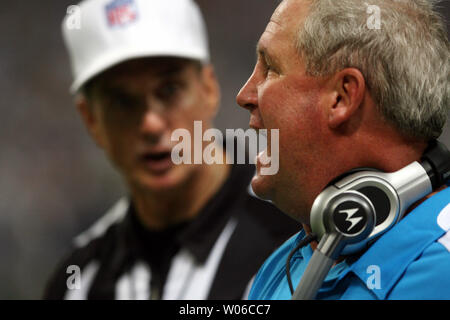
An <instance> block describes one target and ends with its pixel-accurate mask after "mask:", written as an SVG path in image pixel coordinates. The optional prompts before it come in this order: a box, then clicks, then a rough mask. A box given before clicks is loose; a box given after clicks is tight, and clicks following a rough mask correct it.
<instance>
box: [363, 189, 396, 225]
mask: <svg viewBox="0 0 450 320" xmlns="http://www.w3.org/2000/svg"><path fill="white" fill-rule="evenodd" d="M358 191H359V192H361V193H362V194H364V195H365V196H366V197H367V198H369V200H370V202H372V204H373V207H374V208H375V213H376V217H375V220H376V221H375V225H377V226H378V225H380V224H382V223H383V222H384V221H386V219H387V218H388V216H389V212H390V211H391V202H390V201H389V198H388V196H387V195H386V193H385V192H384V191H383V190H381V189H380V188H377V187H373V186H368V187H364V188H361V189H358Z"/></svg>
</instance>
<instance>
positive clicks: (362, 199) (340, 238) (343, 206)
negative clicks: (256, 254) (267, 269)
mask: <svg viewBox="0 0 450 320" xmlns="http://www.w3.org/2000/svg"><path fill="white" fill-rule="evenodd" d="M449 179H450V152H449V150H448V149H447V148H446V147H445V146H444V144H442V143H441V142H438V141H437V140H432V141H431V142H430V143H429V145H428V147H427V149H426V150H425V152H424V154H423V156H422V158H421V159H420V162H417V161H415V162H413V163H411V164H409V165H408V166H406V167H404V168H402V169H400V170H398V171H396V172H393V173H385V172H381V171H379V170H375V169H371V168H357V169H353V170H351V171H349V172H347V173H345V174H343V175H341V176H339V177H337V178H336V179H334V180H333V181H332V182H330V183H329V184H328V186H327V187H326V188H325V189H324V190H323V191H322V192H321V193H320V194H319V196H317V198H316V199H315V201H314V203H313V205H312V208H311V215H310V224H311V230H312V235H310V236H308V237H306V238H305V239H304V240H303V241H301V243H299V245H298V246H297V247H296V248H295V249H294V250H293V251H292V252H291V254H290V255H289V257H288V261H287V263H286V273H287V276H288V282H289V287H290V288H291V292H293V287H292V282H291V280H290V271H289V268H290V265H289V263H290V259H291V257H292V255H293V253H294V252H295V251H297V250H298V249H299V248H300V247H303V246H305V245H306V244H308V243H310V242H311V241H312V240H315V239H317V240H318V241H319V244H318V246H317V248H316V250H315V251H314V254H313V255H312V257H311V259H310V261H309V263H308V266H307V267H306V270H305V272H304V274H303V276H302V278H301V281H300V283H299V285H298V286H297V289H296V290H295V292H293V295H292V299H293V300H309V299H314V298H315V296H316V294H317V292H318V290H319V288H320V287H321V285H322V282H323V280H324V279H325V277H326V275H327V274H328V272H329V270H330V269H331V267H332V265H333V263H334V261H335V260H336V259H337V258H338V257H339V256H342V255H350V254H355V253H357V252H359V251H360V250H362V249H364V248H367V247H368V246H369V245H370V244H371V243H373V242H374V241H375V240H376V239H377V238H379V237H380V236H381V235H382V234H383V233H385V232H386V231H388V230H389V229H390V228H392V227H393V226H394V225H395V224H396V223H398V222H399V221H400V219H402V218H403V216H404V215H405V212H407V209H408V208H409V207H410V206H411V205H413V204H414V203H415V202H417V201H418V200H420V199H422V198H423V197H425V196H426V195H428V194H430V193H432V192H433V190H436V189H438V188H439V187H441V186H442V185H444V184H445V182H446V181H447V180H449Z"/></svg>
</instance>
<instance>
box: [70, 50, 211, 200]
mask: <svg viewBox="0 0 450 320" xmlns="http://www.w3.org/2000/svg"><path fill="white" fill-rule="evenodd" d="M218 90H219V89H218V85H217V82H216V79H215V76H214V72H213V69H212V67H210V66H201V65H200V64H198V63H196V62H192V61H189V60H185V59H178V58H147V59H138V60H132V61H129V62H125V63H122V64H121V65H119V66H117V67H115V68H113V69H110V70H109V71H107V72H106V73H104V74H102V75H101V76H100V77H99V78H98V79H96V80H95V82H94V84H93V87H92V90H91V92H90V93H89V95H88V98H87V99H86V103H85V106H84V107H83V104H82V103H81V104H79V109H80V111H81V114H82V115H83V119H84V120H85V122H86V124H87V126H88V129H89V131H90V133H91V135H92V136H93V137H94V139H95V141H96V142H97V144H98V145H99V146H100V147H101V148H103V149H104V150H105V152H106V154H107V155H108V157H109V158H110V160H111V161H112V163H113V164H114V165H115V167H116V168H117V169H118V170H119V171H120V172H121V174H122V175H123V176H124V178H125V179H126V180H127V182H128V184H129V185H130V187H132V188H139V189H141V190H149V191H163V192H164V191H167V190H170V189H173V188H176V187H178V186H180V185H182V184H183V182H186V181H187V180H188V179H189V178H192V177H194V176H195V174H196V172H198V170H199V166H194V165H189V164H181V165H175V164H174V163H173V162H172V159H171V150H172V147H173V146H174V145H175V144H176V143H178V142H172V141H171V135H172V132H173V131H174V130H176V129H180V128H182V129H187V130H189V131H190V132H191V135H192V136H193V131H194V121H202V124H203V129H204V130H206V129H208V128H209V127H210V126H211V121H212V119H213V117H214V115H215V113H216V109H217V105H218V99H219V91H218ZM80 106H81V107H80Z"/></svg>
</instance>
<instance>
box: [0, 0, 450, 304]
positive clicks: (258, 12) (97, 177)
mask: <svg viewBox="0 0 450 320" xmlns="http://www.w3.org/2000/svg"><path fill="white" fill-rule="evenodd" d="M197 2H198V3H199V5H200V7H201V9H202V11H203V13H204V15H205V18H206V23H207V25H208V28H209V38H210V47H211V55H212V62H213V63H214V64H215V67H216V72H217V74H218V78H219V81H220V83H221V86H222V101H221V110H220V112H219V115H218V118H217V121H216V127H217V128H219V129H221V130H223V129H225V128H244V129H245V128H247V127H248V119H249V115H248V113H247V112H246V111H244V110H241V109H240V108H238V107H237V105H236V103H235V96H236V94H237V92H238V91H239V89H240V87H241V86H242V84H243V83H244V82H245V81H246V80H247V78H248V76H249V75H250V73H251V72H252V69H253V65H254V62H255V45H256V42H257V40H258V38H259V36H260V34H261V33H262V31H263V30H264V27H265V25H266V23H267V21H268V19H269V18H270V16H271V14H272V12H273V10H274V9H275V7H276V6H277V4H278V2H279V1H278V0H226V1H225V0H198V1H197ZM76 3H77V1H69V0H58V1H54V0H40V1H25V0H16V1H7V2H5V3H3V6H2V9H1V11H0V39H1V40H2V45H1V48H0V112H1V116H0V146H1V151H0V299H39V298H40V297H41V295H42V291H43V288H44V284H45V282H46V280H47V278H48V277H49V275H50V273H51V272H52V271H53V269H54V267H55V264H56V263H57V262H58V261H59V260H60V259H61V258H62V256H63V255H64V254H65V253H66V252H67V249H68V247H69V244H70V241H71V239H72V238H73V237H74V236H75V235H77V234H78V233H80V232H81V231H83V230H84V229H85V228H86V227H87V226H88V225H90V224H91V223H92V222H94V221H95V220H97V219H98V218H99V217H100V216H101V215H102V213H103V212H104V211H105V210H106V209H107V208H109V207H110V206H111V204H112V203H114V201H115V200H116V199H117V198H118V197H119V196H120V195H122V194H124V192H125V191H124V188H123V185H122V183H121V181H120V178H119V177H118V175H117V174H116V173H115V172H114V171H113V169H112V168H111V167H110V166H109V164H108V162H107V161H106V160H105V158H104V156H103V154H102V152H101V151H100V150H98V149H97V148H96V146H95V145H94V143H93V142H92V141H91V140H90V139H89V137H88V135H87V133H86V131H85V130H84V128H83V126H82V124H81V121H80V120H79V117H78V115H77V113H76V110H75V108H74V107H73V103H72V97H71V96H70V94H69V92H68V88H69V85H70V83H71V74H70V68H69V61H68V58H67V55H66V51H65V48H64V46H63V42H62V38H61V33H60V29H61V27H60V26H61V21H62V19H63V17H64V15H65V14H66V10H67V7H68V6H70V5H73V4H76ZM441 11H442V13H443V15H445V16H446V19H447V24H448V21H450V3H449V1H448V0H445V1H444V2H443V3H442V4H441ZM441 140H442V141H444V142H445V143H446V144H447V145H448V146H450V128H449V125H447V127H446V130H445V132H444V134H443V136H442V137H441Z"/></svg>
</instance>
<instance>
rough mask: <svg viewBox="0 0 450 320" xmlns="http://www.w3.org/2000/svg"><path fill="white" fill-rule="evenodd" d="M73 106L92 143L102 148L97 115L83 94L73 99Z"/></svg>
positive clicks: (102, 143)
mask: <svg viewBox="0 0 450 320" xmlns="http://www.w3.org/2000/svg"><path fill="white" fill-rule="evenodd" d="M75 105H76V107H77V109H78V112H79V113H80V116H81V119H82V120H83V122H84V125H85V126H86V129H87V130H88V132H89V135H90V136H91V137H92V139H93V140H94V142H95V143H96V144H97V146H99V147H100V148H103V146H104V142H103V139H102V135H101V133H100V130H101V125H100V119H99V115H98V114H96V112H95V108H94V105H92V102H90V101H89V100H88V99H87V98H86V97H85V96H84V95H83V94H78V95H77V96H76V98H75Z"/></svg>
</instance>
